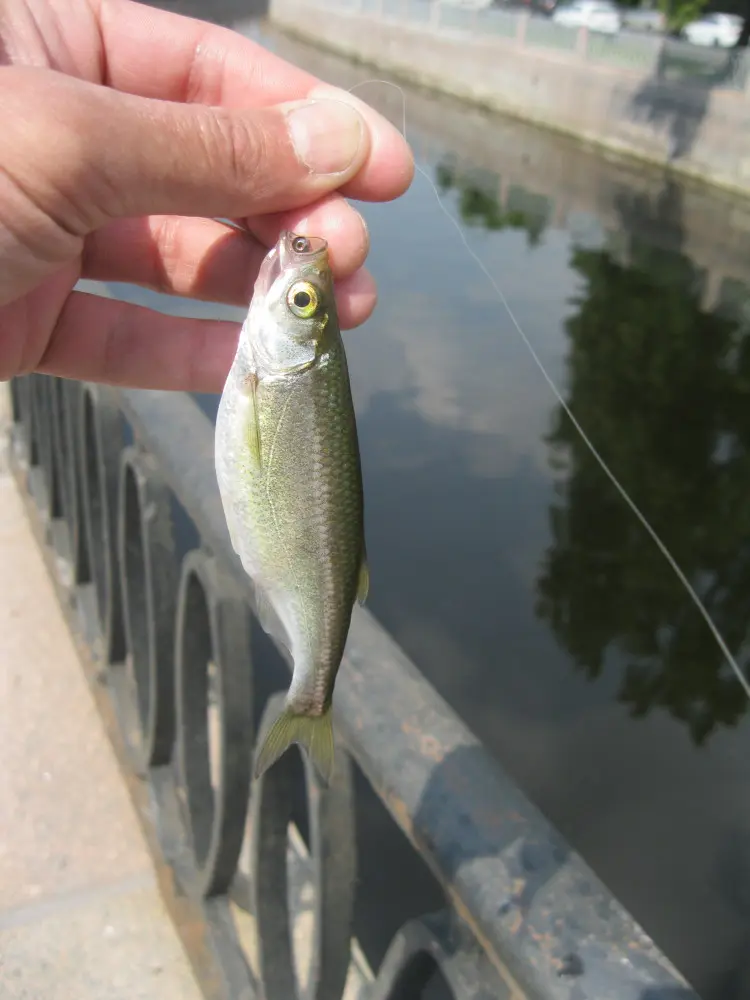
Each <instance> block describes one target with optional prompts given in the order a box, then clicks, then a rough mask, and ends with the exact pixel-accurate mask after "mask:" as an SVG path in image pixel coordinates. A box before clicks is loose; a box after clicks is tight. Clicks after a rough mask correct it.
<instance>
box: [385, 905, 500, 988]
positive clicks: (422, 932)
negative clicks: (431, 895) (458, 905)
mask: <svg viewBox="0 0 750 1000" xmlns="http://www.w3.org/2000/svg"><path fill="white" fill-rule="evenodd" d="M454 925H455V921H454V920H452V919H451V916H450V913H448V912H447V911H444V912H440V913H436V914H430V915H428V916H425V917H422V918H421V919H418V920H410V921H409V922H408V923H407V924H404V926H403V927H402V928H401V929H400V930H399V931H398V933H397V934H396V935H395V937H394V938H393V941H392V942H391V944H390V946H389V948H388V951H387V952H386V955H385V957H384V959H383V961H382V963H381V965H380V969H379V970H378V975H377V978H376V979H375V982H374V983H373V985H372V988H371V991H370V993H369V995H368V1000H413V998H414V997H420V996H422V993H423V991H424V990H425V989H427V987H428V986H429V985H430V984H431V983H432V982H433V980H434V979H435V977H436V975H439V976H440V978H441V979H442V981H443V982H444V983H445V985H446V986H447V988H448V989H449V990H450V992H451V995H452V996H453V997H455V1000H506V998H508V1000H510V998H511V997H512V995H513V992H512V989H511V988H510V987H509V985H508V983H507V982H502V981H501V980H500V979H499V978H498V977H497V976H496V974H495V973H494V970H492V969H489V968H487V967H486V966H487V962H486V958H485V957H484V955H483V954H482V952H481V950H480V949H479V948H478V947H477V944H476V942H475V941H474V940H473V939H470V940H469V942H468V943H467V942H466V940H465V939H466V937H467V935H466V934H465V932H464V933H463V934H461V933H459V932H457V930H456V928H455V926H454ZM462 938H463V939H464V940H462Z"/></svg>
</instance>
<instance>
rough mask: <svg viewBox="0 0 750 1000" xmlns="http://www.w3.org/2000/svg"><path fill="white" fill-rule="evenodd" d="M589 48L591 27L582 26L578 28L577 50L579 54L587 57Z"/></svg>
mask: <svg viewBox="0 0 750 1000" xmlns="http://www.w3.org/2000/svg"><path fill="white" fill-rule="evenodd" d="M588 48H589V29H588V28H586V27H585V26H584V27H581V28H579V29H578V38H577V39H576V52H577V53H578V55H579V56H580V57H581V58H582V59H585V58H586V55H587V53H588Z"/></svg>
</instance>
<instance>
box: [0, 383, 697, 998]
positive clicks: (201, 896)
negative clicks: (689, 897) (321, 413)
mask: <svg viewBox="0 0 750 1000" xmlns="http://www.w3.org/2000/svg"><path fill="white" fill-rule="evenodd" d="M10 388H11V396H12V404H13V406H12V411H13V423H12V428H11V434H10V438H11V440H10V448H9V454H10V463H11V468H12V470H13V472H14V474H15V476H16V479H17V482H18V483H19V486H20V488H21V490H22V493H23V495H24V497H25V500H26V503H27V507H28V510H29V514H30V517H31V521H32V524H33V526H34V527H35V530H36V533H37V537H38V539H39V542H40V544H41V545H42V549H43V552H44V554H45V556H46V559H47V565H48V567H49V570H50V573H51V575H52V577H53V579H54V581H55V583H56V585H57V589H58V594H59V596H60V599H61V603H62V606H63V608H64V610H65V611H66V614H67V615H68V620H69V622H70V625H71V628H72V630H73V633H74V637H75V639H76V642H77V645H78V648H79V651H80V653H81V657H82V662H83V664H84V667H85V669H86V672H87V676H88V679H89V681H90V684H91V686H92V689H93V690H94V693H95V695H96V698H97V703H98V705H99V708H100V711H101V713H102V717H103V718H104V720H105V723H106V725H107V728H108V732H109V735H110V738H111V740H112V742H113V745H114V746H115V749H116V751H117V752H118V755H119V758H120V761H121V764H122V767H123V771H124V774H125V776H126V779H127V781H128V786H129V788H130V791H131V794H132V796H133V800H134V802H135V803H136V806H137V808H138V811H139V815H140V817H141V822H142V825H143V828H144V832H145V834H146V837H147V840H148V843H149V845H150V848H151V851H152V854H153V856H154V860H155V862H156V867H157V871H158V872H159V876H160V884H161V888H162V892H163V895H164V897H165V900H166V901H167V903H168V905H169V908H170V911H171V913H172V916H173V918H174V920H175V924H176V926H177V929H178V930H179V932H180V934H181V937H182V940H183V944H184V946H185V948H186V950H187V953H188V955H189V956H190V958H191V961H192V963H193V967H194V969H195V971H196V975H197V978H198V980H199V982H200V984H201V987H202V989H203V992H204V994H205V995H206V997H210V998H212V1000H214V998H215V1000H252V998H256V997H257V998H261V997H262V998H265V1000H292V998H294V997H303V996H304V997H306V998H314V1000H337V998H342V997H343V998H346V1000H417V998H418V997H419V996H420V995H421V994H422V990H423V988H425V987H426V985H427V984H428V983H429V982H430V980H431V979H432V977H433V975H434V974H435V972H436V970H439V972H440V974H441V975H442V978H443V980H444V982H445V983H447V985H448V987H449V989H450V990H451V991H452V993H453V995H454V996H455V997H456V998H457V1000H491V998H500V1000H502V998H513V1000H521V998H523V997H526V998H528V1000H553V998H554V1000H607V998H617V1000H697V997H696V995H695V994H694V993H693V992H692V990H691V989H690V988H689V987H688V986H687V985H686V984H685V983H684V981H683V980H682V979H681V978H680V976H679V975H678V973H677V972H676V971H675V970H674V969H673V968H672V966H671V965H670V964H669V962H668V961H667V960H666V958H665V957H664V956H663V955H662V954H660V952H659V951H658V950H657V948H656V947H655V946H654V944H653V943H652V942H651V941H650V940H649V938H648V937H647V935H646V934H645V933H644V932H643V931H642V930H641V929H640V927H639V926H638V925H637V924H636V923H635V922H634V920H633V919H632V918H631V917H630V915H629V914H628V913H626V912H625V910H624V909H623V908H622V907H621V905H620V904H619V903H618V902H617V901H616V900H615V899H614V898H613V897H612V895H611V894H610V893H609V892H608V891H607V889H606V888H605V887H604V886H603V885H602V883H601V882H600V881H599V880H598V879H597V878H596V876H595V875H594V874H593V872H592V871H591V870H590V869H589V868H588V867H587V866H586V864H585V863H584V862H583V861H582V859H581V858H580V857H579V856H578V855H577V854H576V853H575V852H574V851H573V850H572V849H571V848H570V847H569V845H568V844H566V843H565V841H564V840H563V839H562V837H561V836H560V835H559V833H557V831H555V830H554V829H553V828H552V827H551V826H550V824H549V823H547V821H546V820H545V819H544V817H543V816H542V815H541V814H540V813H539V811H538V810H537V809H536V808H535V807H534V806H533V805H532V804H531V803H530V802H529V801H528V800H527V799H526V798H525V797H524V796H523V795H522V793H521V792H520V791H519V790H518V788H517V787H516V786H515V785H514V784H513V783H512V782H511V781H510V780H509V779H508V778H507V777H506V776H505V774H504V773H503V772H502V770H501V769H500V768H499V767H498V766H497V765H496V764H495V762H494V761H493V760H492V759H491V758H490V757H489V755H488V754H487V753H486V752H485V750H484V749H483V748H482V746H481V745H480V744H479V743H478V741H477V740H476V738H475V737H474V736H473V735H472V734H471V733H470V732H469V730H468V729H467V728H466V727H465V726H464V725H463V724H462V723H461V721H460V720H459V719H458V718H457V716H456V715H455V714H454V713H453V712H452V710H451V709H450V708H449V707H448V705H446V704H445V702H443V701H442V699H441V698H440V697H439V696H438V695H437V693H436V692H435V691H434V690H433V688H432V687H431V686H430V685H429V684H428V682H427V681H426V680H425V679H424V677H423V676H422V675H421V674H420V673H419V671H418V670H417V668H416V667H415V666H414V665H413V664H412V663H411V662H410V661H409V660H408V659H407V658H406V656H405V655H404V653H403V652H402V651H401V650H400V649H399V648H398V646H397V645H396V644H395V642H394V641H393V640H392V639H391V638H390V636H389V635H388V634H387V633H386V632H385V631H384V630H383V629H382V628H381V627H380V626H379V625H378V624H377V622H376V621H375V620H374V619H373V617H372V616H371V615H370V614H369V613H368V612H367V611H366V610H364V609H360V608H358V609H356V611H355V614H354V618H353V624H352V630H351V635H350V641H349V644H348V646H347V652H346V656H345V661H344V665H343V668H342V671H341V674H340V675H339V681H338V683H337V687H336V694H335V706H334V712H335V722H336V730H337V733H338V734H339V736H340V738H342V742H341V743H340V745H339V746H338V747H337V764H336V772H335V778H334V782H333V785H332V787H331V788H330V789H329V790H328V791H327V792H326V793H323V792H322V791H321V789H320V787H319V785H318V780H317V777H316V775H315V773H314V771H313V770H312V769H311V768H309V766H308V765H307V764H306V763H305V770H304V772H303V773H304V779H303V784H304V794H305V797H306V801H307V810H308V837H307V843H305V841H304V840H303V838H302V837H301V836H300V834H299V831H298V829H297V827H296V826H294V825H293V824H291V819H292V802H293V799H294V796H295V794H296V793H297V792H298V791H299V787H298V785H297V784H295V782H296V781H297V779H296V777H295V776H296V775H298V774H299V773H300V772H299V770H298V768H299V758H298V757H295V754H294V753H289V754H287V755H285V757H283V758H282V759H281V761H280V762H279V763H278V764H277V765H275V766H274V767H273V768H272V769H271V770H270V771H268V772H267V773H266V774H265V775H264V776H263V777H262V778H261V779H259V780H257V781H254V780H252V779H251V763H252V756H253V751H254V736H255V719H256V718H257V717H258V714H259V712H258V711H257V709H258V707H259V706H255V708H254V705H253V701H254V698H255V697H256V696H257V691H258V689H259V687H260V686H262V682H263V678H262V676H261V671H262V666H261V665H258V664H257V663H254V661H253V658H252V653H251V634H252V632H251V630H252V611H251V609H252V606H253V592H252V586H251V585H250V583H249V581H248V580H247V577H246V576H245V574H244V572H243V570H242V567H241V565H240V563H239V561H238V559H237V557H236V555H235V554H234V552H233V550H232V548H231V544H230V541H229V537H228V534H227V530H226V526H225V522H224V518H223V513H222V509H221V503H220V499H219V494H218V488H217V486H216V482H215V474H214V462H213V427H212V425H211V423H210V421H209V420H208V419H207V418H206V417H205V415H204V414H203V413H202V412H201V410H200V409H199V407H198V406H197V404H196V403H195V402H194V400H192V399H191V398H190V397H188V396H185V395H183V394H179V393H160V392H136V391H123V390H115V389H111V388H108V387H103V386H95V385H91V384H84V383H77V382H72V381H65V380H61V379H57V378H52V377H48V376H42V375H29V376H24V377H21V378H16V379H14V380H13V381H12V382H11V384H10ZM278 697H279V695H278V694H274V695H272V696H271V697H270V698H269V700H268V702H267V704H266V705H265V706H264V710H263V713H262V715H263V720H264V721H262V722H261V726H260V727H259V728H262V727H263V725H264V724H265V719H266V718H267V717H268V716H269V713H274V712H275V704H276V701H277V699H278ZM214 751H216V752H214ZM355 764H356V766H358V767H359V768H360V769H361V771H362V772H363V773H364V775H365V777H366V779H367V780H368V781H369V783H370V784H371V786H372V788H373V789H374V791H375V792H376V794H377V795H378V796H379V798H380V799H381V801H382V802H383V803H384V804H385V806H386V807H387V809H388V811H389V813H390V815H391V817H392V819H393V821H394V823H395V824H397V825H398V827H400V828H401V830H402V831H403V832H404V833H405V834H406V835H407V837H408V838H409V840H410V841H411V842H412V844H413V845H414V846H415V847H416V849H417V850H418V851H419V853H420V854H421V856H422V858H423V859H424V861H425V862H426V863H427V865H428V866H429V868H430V869H431V871H432V873H433V874H434V876H435V877H436V878H437V880H438V881H439V883H440V885H441V887H442V889H443V892H444V894H445V900H446V905H445V907H444V908H443V909H442V910H440V911H439V912H437V913H432V914H427V915H425V916H424V917H422V918H419V919H416V920H412V921H410V922H408V923H407V924H406V925H405V926H403V927H402V928H401V930H400V931H399V932H398V933H397V934H396V936H395V938H394V939H393V941H392V943H391V946H390V948H389V949H388V952H387V954H386V957H385V959H384V961H383V962H382V964H381V966H380V968H379V969H378V970H377V972H376V973H373V972H372V971H371V970H369V968H368V967H367V963H366V962H365V960H364V959H363V958H362V956H361V954H360V952H359V950H358V948H357V946H356V942H353V938H352V924H353V912H354V903H355V892H356V890H357V843H356V841H357V838H356V833H355V821H354V810H355V792H354V787H355V786H354V781H353V777H354V771H355ZM113 834H115V835H116V832H115V831H113ZM246 850H247V853H248V855H249V862H248V864H247V866H244V864H242V863H241V856H242V857H244V854H245V851H246ZM384 877H386V878H387V872H385V874H384ZM310 896H311V897H312V900H313V901H314V903H313V905H312V927H313V930H312V933H311V934H307V935H306V938H307V945H306V946H304V947H300V939H299V937H298V935H297V933H296V932H297V929H298V928H299V924H300V922H299V919H298V918H299V916H300V914H301V912H302V911H303V910H304V909H305V908H307V909H308V910H309V908H310V905H311V903H310V899H309V897H310ZM292 930H294V931H295V933H294V934H292ZM303 950H306V951H307V956H306V957H307V959H308V961H307V963H304V962H303V961H302V959H303V957H304V956H302V951H303ZM301 964H302V965H304V964H306V966H307V968H306V969H304V968H303V969H301V970H300V965H301ZM295 970H296V971H295Z"/></svg>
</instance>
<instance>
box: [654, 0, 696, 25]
mask: <svg viewBox="0 0 750 1000" xmlns="http://www.w3.org/2000/svg"><path fill="white" fill-rule="evenodd" d="M707 2H708V0H659V10H660V11H662V13H663V14H664V16H665V17H666V19H667V28H668V29H669V30H670V31H679V30H680V29H681V28H684V27H685V25H686V24H689V23H690V21H695V20H696V19H697V18H699V17H700V16H701V14H702V13H703V10H704V8H705V7H706V4H707Z"/></svg>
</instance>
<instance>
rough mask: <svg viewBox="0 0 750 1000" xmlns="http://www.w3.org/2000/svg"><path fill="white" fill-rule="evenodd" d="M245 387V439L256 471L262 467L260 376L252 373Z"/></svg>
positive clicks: (245, 382) (246, 380) (247, 378)
mask: <svg viewBox="0 0 750 1000" xmlns="http://www.w3.org/2000/svg"><path fill="white" fill-rule="evenodd" d="M244 387H245V394H244V398H245V403H246V406H245V439H246V441H247V447H248V451H249V453H250V460H251V462H252V463H253V465H254V466H255V468H256V469H260V466H261V455H262V453H261V443H260V419H259V416H258V376H257V375H256V374H255V372H251V373H250V374H249V375H248V376H247V377H246V379H245V381H244Z"/></svg>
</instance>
